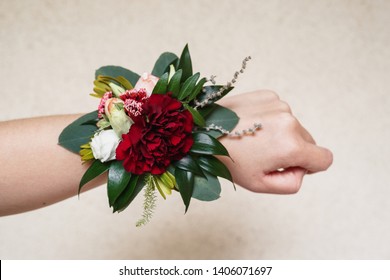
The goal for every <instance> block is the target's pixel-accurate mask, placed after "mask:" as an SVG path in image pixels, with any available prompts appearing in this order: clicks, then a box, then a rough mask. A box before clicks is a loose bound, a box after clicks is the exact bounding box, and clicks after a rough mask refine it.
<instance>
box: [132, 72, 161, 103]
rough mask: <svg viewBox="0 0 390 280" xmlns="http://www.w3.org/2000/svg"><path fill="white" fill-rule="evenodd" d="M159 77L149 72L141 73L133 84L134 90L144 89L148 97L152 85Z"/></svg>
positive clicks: (152, 87)
mask: <svg viewBox="0 0 390 280" xmlns="http://www.w3.org/2000/svg"><path fill="white" fill-rule="evenodd" d="M158 80H159V78H157V77H155V76H153V75H152V74H149V73H143V74H142V75H141V77H140V78H139V80H138V82H137V83H136V84H135V86H134V90H137V91H138V90H140V89H144V90H145V91H146V93H147V96H148V97H149V96H150V95H151V94H152V91H153V89H154V86H155V85H156V84H157V82H158Z"/></svg>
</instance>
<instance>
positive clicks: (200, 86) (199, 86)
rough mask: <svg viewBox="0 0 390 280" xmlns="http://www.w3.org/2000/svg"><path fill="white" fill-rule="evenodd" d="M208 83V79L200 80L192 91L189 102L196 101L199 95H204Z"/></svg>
mask: <svg viewBox="0 0 390 280" xmlns="http://www.w3.org/2000/svg"><path fill="white" fill-rule="evenodd" d="M206 82H207V79H206V78H202V79H200V81H199V82H198V83H197V84H196V86H195V88H194V90H193V91H192V93H191V94H190V96H189V97H188V101H191V100H193V99H195V98H196V97H197V96H198V95H200V94H201V93H202V89H203V85H204V84H205V83H206Z"/></svg>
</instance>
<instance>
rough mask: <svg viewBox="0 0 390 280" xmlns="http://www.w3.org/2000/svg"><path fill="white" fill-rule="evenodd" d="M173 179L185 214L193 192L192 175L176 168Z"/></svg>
mask: <svg viewBox="0 0 390 280" xmlns="http://www.w3.org/2000/svg"><path fill="white" fill-rule="evenodd" d="M175 178H176V183H177V186H178V188H179V191H180V195H181V198H182V199H183V202H184V205H185V207H186V209H185V212H187V210H188V207H189V206H190V201H191V197H192V192H193V190H194V174H193V173H192V172H188V171H185V170H182V169H180V168H176V170H175Z"/></svg>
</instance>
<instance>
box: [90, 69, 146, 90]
mask: <svg viewBox="0 0 390 280" xmlns="http://www.w3.org/2000/svg"><path fill="white" fill-rule="evenodd" d="M99 75H102V76H109V77H113V78H116V77H119V76H123V77H124V78H126V79H127V80H128V81H129V82H130V83H131V84H132V85H135V84H136V83H137V81H138V79H139V77H140V76H139V75H138V74H137V73H134V72H132V71H130V70H128V69H126V68H123V67H120V66H113V65H109V66H103V67H100V68H99V69H98V70H96V72H95V79H96V78H97V77H98V76H99Z"/></svg>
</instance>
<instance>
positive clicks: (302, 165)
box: [220, 91, 333, 194]
mask: <svg viewBox="0 0 390 280" xmlns="http://www.w3.org/2000/svg"><path fill="white" fill-rule="evenodd" d="M220 104H221V105H223V106H226V107H228V108H230V109H232V110H233V111H235V112H236V113H237V114H238V116H240V122H239V124H238V125H237V127H236V129H237V130H242V129H246V128H248V127H251V126H252V125H253V123H254V122H260V123H261V124H262V129H261V130H259V131H257V132H256V133H255V134H254V135H253V136H245V137H242V138H239V139H237V138H228V137H225V138H223V139H222V140H221V142H222V144H223V145H224V146H225V147H226V148H227V149H228V151H229V153H230V155H231V157H232V159H233V160H234V162H232V161H231V160H229V159H227V158H221V160H223V162H224V163H225V164H226V166H227V167H228V168H229V170H230V171H231V173H232V175H233V178H234V181H235V182H236V183H237V184H239V185H241V186H243V187H244V188H246V189H249V190H251V191H253V192H260V193H274V194H292V193H296V192H297V191H298V190H299V189H300V187H301V184H302V180H303V177H304V175H305V174H306V173H315V172H319V171H324V170H326V169H327V168H328V167H329V166H330V165H331V164H332V161H333V155H332V153H331V152H330V151H329V150H328V149H326V148H323V147H320V146H317V145H316V144H315V141H314V139H313V137H312V136H311V135H310V134H309V133H308V132H307V131H306V129H305V128H304V127H302V125H301V124H300V123H299V121H298V120H297V119H296V118H295V117H294V116H293V115H292V113H291V109H290V107H289V105H288V104H287V103H285V102H283V101H281V100H280V99H279V97H278V95H277V94H275V93H274V92H271V91H257V92H252V93H247V94H241V95H236V96H233V97H230V98H225V99H222V100H221V102H220ZM281 168H283V169H284V171H281V172H280V171H278V170H280V169H281Z"/></svg>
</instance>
